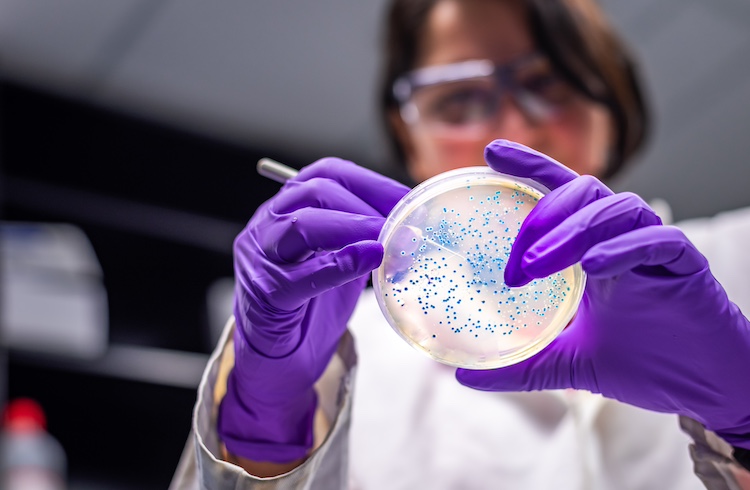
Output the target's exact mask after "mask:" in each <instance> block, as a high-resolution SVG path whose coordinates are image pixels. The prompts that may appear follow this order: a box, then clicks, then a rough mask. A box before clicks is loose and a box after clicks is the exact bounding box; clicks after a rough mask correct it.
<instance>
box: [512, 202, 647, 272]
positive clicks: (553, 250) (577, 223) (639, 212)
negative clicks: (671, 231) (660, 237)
mask: <svg viewBox="0 0 750 490" xmlns="http://www.w3.org/2000/svg"><path fill="white" fill-rule="evenodd" d="M660 224H661V219H659V217H658V216H657V215H656V213H655V212H654V211H653V210H652V209H651V208H650V207H648V205H647V204H646V203H645V202H644V201H643V199H641V198H640V197H638V196H637V195H635V194H632V193H621V194H615V195H612V196H607V197H605V198H602V199H599V200H597V201H594V202H592V203H591V204H589V205H588V206H585V207H584V208H582V209H581V210H579V211H578V212H576V213H574V214H572V215H571V216H569V217H568V218H566V219H565V220H564V221H563V222H562V223H560V224H559V225H558V226H556V227H555V228H553V229H552V230H550V231H549V232H548V233H547V234H545V235H544V236H542V237H541V238H540V239H539V240H537V242H536V243H535V244H534V245H532V246H531V247H530V248H529V249H528V250H527V251H526V252H525V253H524V254H523V257H522V258H521V269H522V270H523V272H524V273H525V274H526V275H527V276H530V277H533V278H540V277H547V276H549V275H550V274H554V273H555V272H559V271H561V270H563V269H565V268H566V267H569V266H571V265H573V264H575V263H576V262H578V261H580V260H581V258H582V257H583V256H584V254H586V253H587V252H588V251H589V250H590V249H591V248H592V247H594V246H595V245H596V244H598V243H601V242H604V241H607V240H609V239H611V238H614V237H616V236H619V235H622V234H623V233H627V232H629V231H632V230H635V229H638V228H643V227H645V226H653V225H660Z"/></svg>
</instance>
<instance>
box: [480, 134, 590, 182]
mask: <svg viewBox="0 0 750 490" xmlns="http://www.w3.org/2000/svg"><path fill="white" fill-rule="evenodd" d="M484 159H485V161H486V162H487V165H489V166H490V167H491V168H492V169H494V170H497V171H498V172H502V173H504V174H509V175H514V176H516V177H523V178H527V179H532V180H534V181H536V182H538V183H540V184H542V185H543V186H544V187H546V188H547V189H549V190H554V189H557V188H558V187H560V186H561V185H563V184H567V183H568V182H570V181H571V180H573V179H575V178H576V177H578V174H577V173H575V172H574V171H572V170H571V169H569V168H568V167H566V166H565V165H563V164H562V163H560V162H558V161H557V160H554V159H552V158H550V157H548V156H547V155H545V154H543V153H540V152H538V151H536V150H533V149H531V148H529V147H528V146H524V145H522V144H520V143H515V142H513V141H508V140H503V139H498V140H495V141H493V142H492V143H490V144H488V145H487V146H486V147H485V149H484Z"/></svg>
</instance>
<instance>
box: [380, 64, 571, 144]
mask: <svg viewBox="0 0 750 490" xmlns="http://www.w3.org/2000/svg"><path fill="white" fill-rule="evenodd" d="M393 95H394V96H395V98H396V100H397V101H398V103H399V106H400V111H401V117H402V118H403V120H404V121H405V122H406V123H407V124H409V125H424V127H426V128H428V129H432V130H438V131H440V130H442V131H449V132H451V133H453V134H456V135H466V136H471V135H474V134H483V133H485V132H486V131H487V130H488V129H491V126H492V124H493V122H496V121H497V115H498V113H499V112H500V111H501V110H502V109H503V104H505V103H506V101H507V100H508V97H506V95H507V96H510V97H512V99H513V100H514V101H515V103H516V105H517V107H518V108H519V109H520V110H521V111H522V112H523V113H524V114H525V115H526V117H527V118H529V120H530V121H532V122H535V123H536V122H542V121H546V120H549V119H551V118H553V117H554V116H555V115H556V114H557V113H558V112H559V110H560V109H561V108H562V107H563V106H564V105H565V104H566V103H568V102H569V101H570V100H571V98H572V97H573V96H574V95H575V92H574V90H573V89H572V88H571V87H570V86H569V85H568V84H567V83H566V82H565V81H564V80H563V79H562V78H561V77H560V76H559V75H557V73H555V70H554V69H553V67H552V64H551V63H550V61H549V59H548V58H547V57H546V56H544V55H542V54H540V53H532V54H530V55H527V56H524V57H522V58H519V59H517V60H515V61H513V62H511V63H508V64H504V65H499V66H498V65H495V64H494V63H493V62H491V61H489V60H469V61H462V62H459V63H452V64H448V65H438V66H428V67H425V68H420V69H417V70H414V71H411V72H409V73H407V74H406V75H404V76H402V77H400V78H398V79H397V80H396V82H395V83H394V84H393Z"/></svg>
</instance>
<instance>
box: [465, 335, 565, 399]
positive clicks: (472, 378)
mask: <svg viewBox="0 0 750 490" xmlns="http://www.w3.org/2000/svg"><path fill="white" fill-rule="evenodd" d="M566 334H568V335H566ZM575 356H576V353H575V346H574V342H573V337H572V336H571V335H569V332H568V331H563V333H562V334H560V336H558V337H557V338H556V339H555V340H554V341H552V343H551V344H550V345H548V346H547V347H546V348H545V349H543V350H542V351H541V352H539V353H538V354H536V355H534V356H532V357H530V358H529V359H526V360H524V361H521V362H519V363H518V364H514V365H511V366H506V367H502V368H498V369H488V370H472V369H458V370H456V379H457V380H458V382H459V383H461V384H462V385H464V386H468V387H469V388H474V389H476V390H482V391H508V392H511V391H539V390H556V389H563V388H576V387H575V386H573V384H574V382H573V381H574V378H575V377H574V376H573V360H574V359H575Z"/></svg>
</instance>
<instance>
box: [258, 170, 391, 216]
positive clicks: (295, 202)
mask: <svg viewBox="0 0 750 490" xmlns="http://www.w3.org/2000/svg"><path fill="white" fill-rule="evenodd" d="M307 207H312V208H324V209H336V210H338V211H346V212H348V213H354V214H363V215H367V216H382V214H381V213H380V212H379V211H378V210H376V209H375V208H373V207H372V206H370V205H369V204H368V203H366V202H365V201H363V200H362V199H360V198H359V197H358V196H356V195H355V194H354V193H352V192H351V191H349V190H348V189H347V188H345V187H343V186H342V185H341V184H340V183H338V182H336V181H335V180H332V179H325V178H314V179H310V180H307V181H304V182H297V181H292V180H290V181H288V182H287V183H286V184H285V185H284V187H283V189H282V190H281V191H280V192H279V193H278V194H277V195H276V197H274V198H273V200H272V201H271V206H270V208H269V209H270V211H271V212H272V213H274V214H287V213H293V212H295V211H297V210H299V209H303V208H307Z"/></svg>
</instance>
